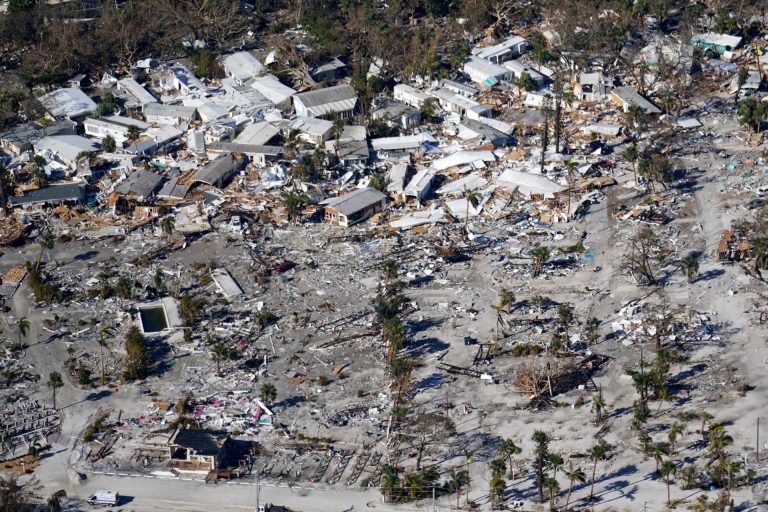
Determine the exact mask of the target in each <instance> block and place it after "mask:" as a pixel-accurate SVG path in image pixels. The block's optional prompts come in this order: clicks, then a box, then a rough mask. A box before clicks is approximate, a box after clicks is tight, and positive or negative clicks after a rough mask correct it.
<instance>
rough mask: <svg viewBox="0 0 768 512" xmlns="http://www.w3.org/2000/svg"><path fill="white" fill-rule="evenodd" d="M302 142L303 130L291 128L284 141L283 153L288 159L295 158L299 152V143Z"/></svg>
mask: <svg viewBox="0 0 768 512" xmlns="http://www.w3.org/2000/svg"><path fill="white" fill-rule="evenodd" d="M300 144H301V132H300V131H299V130H290V131H289V132H288V135H286V137H285V142H284V143H283V154H284V155H285V158H287V159H288V160H293V159H294V158H296V156H297V155H298V154H299V145H300Z"/></svg>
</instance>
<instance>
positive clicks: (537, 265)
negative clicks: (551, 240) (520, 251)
mask: <svg viewBox="0 0 768 512" xmlns="http://www.w3.org/2000/svg"><path fill="white" fill-rule="evenodd" d="M549 255H550V251H549V247H545V246H543V245H541V246H539V247H536V248H535V249H533V250H532V251H531V256H533V277H537V276H538V275H539V274H541V270H542V268H543V267H544V264H545V263H546V262H547V261H549Z"/></svg>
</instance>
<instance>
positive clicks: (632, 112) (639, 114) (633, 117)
mask: <svg viewBox="0 0 768 512" xmlns="http://www.w3.org/2000/svg"><path fill="white" fill-rule="evenodd" d="M625 116H626V118H627V121H628V124H631V125H632V127H633V128H634V129H637V130H639V129H640V128H641V127H642V125H643V124H644V122H645V112H643V109H641V108H640V106H638V105H634V104H633V105H630V106H629V110H627V112H626V114H625Z"/></svg>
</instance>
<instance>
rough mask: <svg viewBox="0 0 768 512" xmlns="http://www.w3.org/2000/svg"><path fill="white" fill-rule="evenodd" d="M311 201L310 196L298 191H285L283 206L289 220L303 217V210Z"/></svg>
mask: <svg viewBox="0 0 768 512" xmlns="http://www.w3.org/2000/svg"><path fill="white" fill-rule="evenodd" d="M308 203H309V198H308V197H307V196H306V195H304V194H300V193H297V192H285V193H283V207H284V208H285V215H286V216H287V217H288V220H292V221H294V222H295V221H296V219H299V218H300V217H301V212H302V211H303V210H304V208H305V207H306V206H307V204H308Z"/></svg>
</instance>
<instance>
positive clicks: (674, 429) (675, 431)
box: [667, 422, 683, 456]
mask: <svg viewBox="0 0 768 512" xmlns="http://www.w3.org/2000/svg"><path fill="white" fill-rule="evenodd" d="M682 433H683V426H682V425H681V424H679V423H677V422H675V423H673V424H672V426H671V427H669V433H668V434H667V440H668V441H669V454H670V455H671V456H674V455H675V443H676V442H677V436H679V435H680V434H682Z"/></svg>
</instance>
